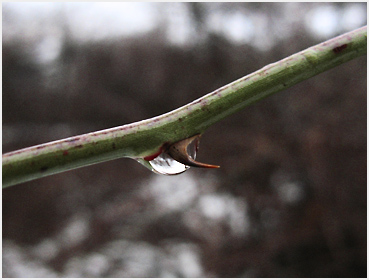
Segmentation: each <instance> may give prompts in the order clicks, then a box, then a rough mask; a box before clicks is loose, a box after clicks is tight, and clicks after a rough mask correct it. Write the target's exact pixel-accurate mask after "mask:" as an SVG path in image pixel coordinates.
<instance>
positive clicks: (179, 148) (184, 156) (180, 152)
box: [168, 134, 220, 168]
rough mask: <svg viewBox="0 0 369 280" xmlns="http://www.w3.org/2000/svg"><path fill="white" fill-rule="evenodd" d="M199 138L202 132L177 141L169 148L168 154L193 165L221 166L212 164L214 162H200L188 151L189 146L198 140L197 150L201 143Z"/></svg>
mask: <svg viewBox="0 0 369 280" xmlns="http://www.w3.org/2000/svg"><path fill="white" fill-rule="evenodd" d="M199 139H200V134H197V135H195V136H192V137H190V138H186V139H183V140H181V141H179V142H177V143H174V144H172V145H171V146H170V147H169V149H168V154H169V155H170V156H171V157H172V158H173V159H175V160H176V161H178V162H180V163H183V164H185V165H188V166H193V167H202V168H219V167H220V166H219V165H212V164H207V163H202V162H198V161H195V160H194V159H193V158H192V157H191V156H190V155H189V154H188V151H187V147H188V146H189V145H190V144H191V143H192V142H193V141H195V140H196V141H197V142H196V143H195V145H196V148H195V149H196V150H197V148H198V144H199Z"/></svg>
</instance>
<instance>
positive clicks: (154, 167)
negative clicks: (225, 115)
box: [135, 135, 219, 175]
mask: <svg viewBox="0 0 369 280" xmlns="http://www.w3.org/2000/svg"><path fill="white" fill-rule="evenodd" d="M199 137H200V135H195V136H192V137H190V138H187V139H184V140H182V141H179V142H177V143H175V144H173V145H172V146H170V147H169V148H168V149H165V150H164V151H163V152H162V153H161V154H159V155H158V156H157V157H155V158H154V159H152V160H145V159H143V158H135V159H136V160H137V161H138V162H139V163H141V164H142V165H144V166H145V167H147V168H148V169H150V170H151V171H153V172H155V173H157V174H163V175H175V174H180V173H182V172H185V171H186V170H187V169H189V168H190V166H195V167H203V168H218V167H219V166H217V165H211V164H205V163H200V162H197V161H195V159H196V153H197V151H198V148H199Z"/></svg>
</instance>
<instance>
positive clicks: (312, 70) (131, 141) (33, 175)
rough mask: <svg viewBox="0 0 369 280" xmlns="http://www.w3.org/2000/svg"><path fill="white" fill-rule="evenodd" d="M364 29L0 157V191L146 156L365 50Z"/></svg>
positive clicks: (150, 155) (365, 34) (360, 54)
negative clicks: (185, 97)
mask: <svg viewBox="0 0 369 280" xmlns="http://www.w3.org/2000/svg"><path fill="white" fill-rule="evenodd" d="M366 29H367V28H366V26H364V27H362V28H359V29H356V30H354V31H351V32H348V33H346V34H343V35H341V36H338V37H335V38H333V39H331V40H329V41H326V42H323V43H321V44H318V45H316V46H313V47H311V48H308V49H306V50H304V51H301V52H299V53H296V54H294V55H292V56H289V57H287V58H285V59H283V60H280V61H278V62H276V63H273V64H270V65H267V66H265V67H263V68H262V69H260V70H258V71H256V72H254V73H252V74H249V75H247V76H245V77H242V78H240V79H238V80H236V81H234V82H233V83H230V84H228V85H226V86H223V87H221V88H219V89H217V90H215V91H213V92H211V93H209V94H207V95H205V96H203V97H202V98H200V99H197V100H195V101H193V102H191V103H189V104H187V105H185V106H183V107H180V108H178V109H176V110H174V111H171V112H169V113H166V114H163V115H160V116H157V117H154V118H151V119H147V120H143V121H140V122H136V123H132V124H127V125H123V126H119V127H115V128H111V129H106V130H101V131H97V132H92V133H87V134H83V135H79V136H74V137H70V138H66V139H62V140H58V141H53V142H49V143H46V144H41V145H37V146H33V147H29V148H25V149H21V150H17V151H13V152H10V153H6V154H3V187H7V186H12V185H15V184H18V183H22V182H26V181H30V180H33V179H37V178H41V177H44V176H48V175H52V174H55V173H60V172H64V171H67V170H71V169H75V168H78V167H83V166H87V165H91V164H95V163H99V162H103V161H107V160H112V159H117V158H121V157H130V158H144V157H146V158H150V157H152V156H153V155H155V154H157V153H159V152H160V151H161V147H163V145H168V144H172V143H175V142H177V141H179V140H182V139H185V138H188V137H190V136H193V135H196V134H201V133H203V132H204V131H205V130H206V129H207V128H208V127H209V126H211V125H213V124H214V123H216V122H218V121H219V120H221V119H223V118H225V117H227V116H229V115H231V114H233V113H235V112H237V111H239V110H241V109H243V108H244V107H246V106H248V105H250V104H251V103H253V102H255V101H258V100H260V99H262V98H264V97H267V96H269V95H271V94H273V93H276V92H278V91H281V90H283V89H286V88H288V87H291V86H293V85H295V84H297V83H299V82H302V81H304V80H306V79H308V78H310V77H313V76H315V75H317V74H319V73H321V72H324V71H327V70H329V69H331V68H333V67H336V66H338V65H340V64H342V63H345V62H347V61H350V60H352V59H354V58H357V57H359V56H362V55H365V54H366V52H367V40H366V37H367V30H366Z"/></svg>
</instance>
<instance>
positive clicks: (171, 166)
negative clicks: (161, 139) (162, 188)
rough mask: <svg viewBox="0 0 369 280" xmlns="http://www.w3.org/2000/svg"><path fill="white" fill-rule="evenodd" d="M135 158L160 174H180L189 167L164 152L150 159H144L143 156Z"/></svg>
mask: <svg viewBox="0 0 369 280" xmlns="http://www.w3.org/2000/svg"><path fill="white" fill-rule="evenodd" d="M136 160H137V161H138V162H139V163H141V164H142V165H144V166H145V167H147V168H149V169H150V170H151V171H153V172H155V173H157V174H162V175H175V174H180V173H182V172H185V171H186V170H187V169H189V168H190V167H189V166H187V165H184V164H182V163H180V162H178V161H176V160H174V159H173V158H172V157H171V156H170V155H169V154H167V153H166V152H163V153H161V154H160V155H158V156H157V157H156V158H154V159H153V160H150V161H147V160H144V159H143V158H137V159H136Z"/></svg>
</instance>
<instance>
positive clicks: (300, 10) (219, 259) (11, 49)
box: [2, 2, 367, 277]
mask: <svg viewBox="0 0 369 280" xmlns="http://www.w3.org/2000/svg"><path fill="white" fill-rule="evenodd" d="M2 11H3V14H2V15H3V17H2V18H3V20H2V26H3V34H2V36H3V45H2V54H3V56H2V58H3V62H2V63H3V64H2V67H3V108H2V109H3V124H2V125H3V126H2V133H3V138H2V140H3V145H2V149H3V153H5V152H10V151H12V150H16V149H20V148H24V147H28V146H31V145H36V144H41V143H44V142H48V141H52V140H57V139H60V138H65V137H69V136H74V135H78V134H83V133H87V132H91V131H95V130H100V129H105V128H110V127H114V126H119V125H123V124H127V123H131V122H135V121H139V120H143V119H147V118H150V117H153V116H156V115H160V114H163V113H166V112H168V111H170V110H173V109H175V108H177V107H179V106H182V105H184V104H186V103H188V102H191V101H193V100H194V99H196V98H199V97H201V96H203V95H205V94H207V93H209V92H211V91H213V90H215V89H217V88H218V87H220V86H223V85H225V84H227V83H230V82H232V81H234V80H236V79H238V78H240V77H242V76H244V75H247V74H249V73H251V72H253V71H255V70H258V69H259V68H261V67H263V66H265V65H267V64H269V63H272V62H276V61H278V60H280V59H282V58H285V57H287V56H289V55H291V54H293V53H295V52H298V51H301V50H303V49H305V48H307V47H310V46H312V45H314V44H317V43H319V42H322V41H324V40H326V39H329V38H331V37H334V36H337V35H339V34H342V33H345V32H347V31H350V30H353V29H356V28H359V27H361V26H363V25H365V24H366V15H367V13H366V3H351V2H350V3H25V2H24V3H3V10H2ZM366 69H367V64H366V58H365V57H362V58H358V59H355V60H353V61H351V62H349V63H346V64H344V65H341V66H339V67H337V68H335V69H332V70H330V71H328V72H325V73H323V74H320V75H319V76H316V77H314V78H312V79H309V80H307V81H305V82H303V83H301V84H299V85H296V86H294V87H292V88H290V89H287V90H285V91H283V92H280V93H277V94H276V95H274V96H272V97H269V98H267V99H264V100H262V101H260V102H258V103H255V104H254V105H252V106H250V107H247V108H246V109H244V110H242V111H240V112H238V113H236V114H234V115H232V116H230V117H228V118H226V119H224V120H223V121H221V122H219V123H217V124H215V125H214V126H212V127H211V128H210V129H209V130H208V131H207V132H206V133H205V134H204V135H203V137H202V142H201V145H200V151H199V154H198V159H199V161H204V162H209V163H214V164H219V165H221V168H220V169H218V170H196V169H194V168H191V169H190V170H189V171H187V172H185V173H183V174H181V175H178V176H160V175H156V174H153V173H151V172H150V171H149V170H147V169H145V168H144V167H143V166H141V165H140V164H138V163H137V162H135V161H133V160H131V159H119V160H114V161H110V162H105V163H101V164H97V165H93V166H89V167H84V168H80V169H77V170H74V171H68V172H65V173H61V174H58V175H53V176H50V177H46V178H42V179H39V180H35V181H32V182H28V183H23V184H20V185H17V186H13V187H10V188H7V189H5V190H4V191H3V193H2V197H3V243H2V245H3V251H2V252H3V277H366V275H367V256H366V252H367V250H366V247H367V230H366V229H367V227H366V225H367V223H366V222H367V191H366V175H367V174H366V170H367V167H366V152H367V148H366V144H367V139H366V135H367V134H366V132H367V131H366V120H367V117H366V104H367V102H366V101H367V100H366V90H367V86H366V78H367V71H366Z"/></svg>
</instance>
